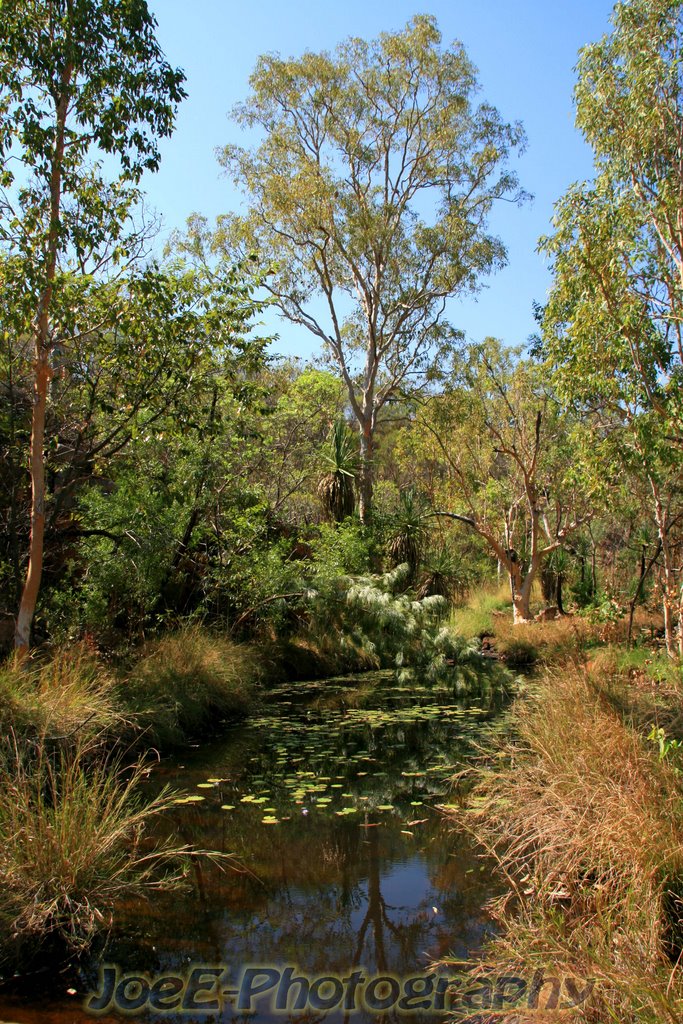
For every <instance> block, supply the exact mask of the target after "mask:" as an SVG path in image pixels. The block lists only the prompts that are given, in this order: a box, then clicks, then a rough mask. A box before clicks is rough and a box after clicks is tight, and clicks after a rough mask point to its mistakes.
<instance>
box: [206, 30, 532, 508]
mask: <svg viewBox="0 0 683 1024" xmlns="http://www.w3.org/2000/svg"><path fill="white" fill-rule="evenodd" d="M250 84H251V89H252V92H251V95H250V97H249V98H248V99H247V101H246V102H245V103H243V104H242V105H241V106H238V107H237V108H236V110H235V111H234V116H235V118H236V120H237V122H238V123H239V124H240V125H242V126H243V127H246V128H249V129H254V128H256V129H257V130H259V132H260V141H259V142H258V144H256V145H255V146H254V147H253V148H251V149H249V148H243V147H240V146H237V145H228V146H226V147H225V149H224V150H223V152H222V155H221V162H222V164H223V166H224V167H225V168H226V170H227V171H228V172H229V173H230V175H231V176H232V177H233V179H234V180H235V182H236V183H237V185H238V186H239V187H241V188H242V189H243V190H244V192H245V193H246V196H247V200H248V208H247V211H246V213H245V214H244V215H243V216H237V215H228V216H225V217H223V218H220V219H219V226H218V231H217V233H216V237H215V245H216V246H217V248H218V249H224V250H225V251H227V252H228V253H231V254H232V253H234V252H235V251H238V252H241V253H243V254H246V253H248V252H256V253H258V254H259V256H260V258H261V260H262V262H263V263H264V264H269V265H271V266H272V267H273V273H272V275H271V276H270V278H269V279H268V282H267V287H268V289H269V291H270V294H271V295H272V297H273V299H274V302H275V303H276V305H277V307H278V309H279V310H280V312H281V313H282V314H284V316H286V317H287V318H288V319H289V320H290V321H291V322H292V323H294V324H297V325H299V326H301V327H303V328H306V329H307V330H308V331H310V332H311V333H312V334H313V335H314V336H315V337H316V338H318V339H319V340H320V342H322V343H323V345H324V346H326V349H327V351H328V353H329V354H330V355H331V357H332V359H333V361H334V363H335V364H336V366H337V368H338V371H339V373H340V374H341V377H342V379H343V381H344V383H345V385H346V388H347V391H348V397H349V402H350V406H351V409H352V412H353V415H354V417H355V420H356V423H357V426H358V430H359V434H360V455H361V465H360V473H359V490H360V495H359V498H360V515H361V519H362V520H363V522H365V523H367V522H368V521H369V519H370V516H371V505H372V485H373V447H374V441H375V428H376V425H377V418H378V415H379V413H380V411H381V410H382V408H383V406H384V405H385V403H386V402H387V401H389V400H390V399H391V398H392V396H395V395H396V394H397V393H398V392H400V391H402V390H408V389H410V388H411V387H412V386H414V384H415V382H416V381H418V380H423V379H424V377H425V375H427V374H428V373H429V371H430V369H431V368H432V367H433V366H434V365H436V364H437V363H438V360H439V355H440V353H442V352H443V350H444V348H447V347H448V346H450V345H451V344H452V343H453V339H454V336H455V332H453V330H452V329H451V328H450V326H449V324H448V323H447V321H446V319H445V311H446V304H447V300H448V299H449V298H450V297H452V296H457V295H462V294H463V293H466V292H470V291H474V290H476V289H477V288H478V287H479V285H480V282H481V279H482V277H483V276H484V275H486V274H488V273H489V272H491V271H493V270H495V269H497V268H499V267H501V266H502V265H503V264H504V263H505V259H506V250H505V247H504V245H503V243H502V242H501V241H500V239H498V238H496V237H494V236H493V235H491V234H490V233H489V232H488V227H487V224H488V215H489V213H490V211H491V208H492V206H493V204H494V203H495V202H496V201H497V200H503V199H507V200H516V201H519V200H521V199H522V198H523V193H522V192H521V191H520V190H519V187H518V183H517V178H516V176H515V175H514V173H512V172H511V171H510V169H509V164H508V158H509V155H510V153H511V152H512V151H514V150H515V149H517V148H518V147H520V146H521V145H522V143H523V132H522V130H521V127H520V126H519V125H518V124H508V123H506V122H505V121H504V120H503V119H502V117H501V116H500V114H499V113H498V111H497V110H496V109H495V108H494V107H492V106H491V105H490V104H488V103H480V104H479V105H476V103H475V94H476V92H477V79H476V73H475V69H474V67H473V65H472V64H471V62H470V60H469V59H468V57H467V55H466V53H465V50H464V48H463V46H462V44H461V43H459V42H456V43H453V44H452V45H451V46H450V47H448V48H446V49H442V47H441V35H440V32H439V30H438V27H437V24H436V21H435V19H434V18H432V17H430V16H427V15H420V16H416V17H415V18H413V19H412V20H411V21H410V22H409V23H408V25H407V26H406V28H405V30H404V31H402V32H398V33H384V34H381V35H380V36H379V38H378V39H376V40H374V41H372V42H366V41H364V40H362V39H356V38H351V39H349V40H347V41H346V42H344V43H342V44H341V45H340V46H338V47H337V49H336V50H335V52H334V53H333V54H330V53H327V52H323V53H310V52H309V53H305V54H304V55H303V56H302V57H299V58H297V59H292V60H283V59H282V58H281V57H280V56H278V55H272V54H271V55H267V56H263V57H261V58H260V59H259V61H258V63H257V66H256V69H255V71H254V73H253V74H252V76H251V79H250Z"/></svg>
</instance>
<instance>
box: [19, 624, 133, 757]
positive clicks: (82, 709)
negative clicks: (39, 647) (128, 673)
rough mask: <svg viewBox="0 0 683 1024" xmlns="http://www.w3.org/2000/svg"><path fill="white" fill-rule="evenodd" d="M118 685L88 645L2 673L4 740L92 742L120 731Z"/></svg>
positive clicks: (120, 715) (71, 648)
mask: <svg viewBox="0 0 683 1024" xmlns="http://www.w3.org/2000/svg"><path fill="white" fill-rule="evenodd" d="M124 718H125V716H124V715H123V713H122V711H121V709H120V708H118V707H117V703H116V695H115V688H114V680H113V678H112V676H111V674H110V673H109V672H108V671H107V670H106V669H105V668H104V666H103V665H102V664H101V663H100V662H99V661H98V660H97V658H96V657H95V655H94V654H93V653H92V651H91V650H90V649H89V648H88V647H87V646H85V645H82V644H81V645H78V644H77V645H74V646H72V647H70V648H69V649H68V650H67V649H64V650H61V651H57V652H56V653H55V654H54V655H53V656H52V657H51V658H50V659H49V660H48V659H45V658H37V659H36V660H35V661H34V662H31V663H28V664H26V663H25V662H24V663H23V664H22V665H21V666H18V665H16V664H15V662H14V661H13V660H11V659H10V660H9V661H8V662H7V663H6V664H5V665H4V666H2V667H0V734H2V735H5V736H7V735H8V734H9V733H10V731H14V732H16V733H18V734H20V735H22V734H27V735H32V736H36V735H37V736H41V737H44V738H46V739H48V740H57V739H60V740H67V739H75V738H76V737H77V736H78V738H79V740H80V741H85V740H91V739H92V738H93V737H95V736H100V737H102V738H104V737H106V736H107V735H109V734H111V733H112V732H113V731H114V730H120V728H121V726H122V724H123V721H124Z"/></svg>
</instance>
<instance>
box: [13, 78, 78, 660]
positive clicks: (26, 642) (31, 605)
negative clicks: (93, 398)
mask: <svg viewBox="0 0 683 1024" xmlns="http://www.w3.org/2000/svg"><path fill="white" fill-rule="evenodd" d="M72 73H73V67H72V65H71V64H68V63H67V64H66V65H65V67H64V71H63V74H62V81H61V85H62V89H61V95H60V96H59V98H58V100H57V101H56V133H55V149H54V153H53V156H52V168H51V174H50V224H49V228H48V237H47V246H46V253H45V283H44V287H43V291H42V294H41V296H40V300H39V304H38V310H37V314H36V319H35V326H34V336H33V344H34V353H35V361H34V364H33V373H34V376H33V410H32V415H31V447H30V455H29V469H30V474H31V535H30V539H29V552H28V569H27V572H26V580H25V582H24V587H23V590H22V594H21V600H20V603H19V611H18V614H17V622H16V628H15V633H14V647H15V651H16V653H17V655H18V656H19V657H23V656H24V655H25V654H26V652H27V651H28V648H29V646H30V644H31V628H32V626H33V619H34V616H35V611H36V604H37V601H38V592H39V590H40V581H41V578H42V575H43V545H44V539H45V416H46V411H47V395H48V387H49V384H50V378H51V376H52V371H51V368H50V305H51V302H52V294H53V290H54V282H55V276H56V272H57V252H58V249H59V235H60V228H61V223H60V217H61V199H62V168H63V161H64V136H65V128H66V118H67V111H68V105H69V87H70V83H71V76H72Z"/></svg>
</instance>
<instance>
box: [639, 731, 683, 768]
mask: <svg viewBox="0 0 683 1024" xmlns="http://www.w3.org/2000/svg"><path fill="white" fill-rule="evenodd" d="M647 739H648V741H649V742H650V743H654V744H655V745H656V747H657V750H658V752H659V760H660V761H669V760H670V761H674V760H677V759H678V758H680V755H681V751H682V750H683V740H677V739H673V738H672V737H670V736H667V735H666V732H665V731H664V729H662V728H661V727H660V728H657V726H656V725H653V726H652V728H651V729H650V731H649V733H648V734H647ZM672 755H674V757H672ZM674 770H675V771H677V772H680V768H678V767H677V766H676V765H674Z"/></svg>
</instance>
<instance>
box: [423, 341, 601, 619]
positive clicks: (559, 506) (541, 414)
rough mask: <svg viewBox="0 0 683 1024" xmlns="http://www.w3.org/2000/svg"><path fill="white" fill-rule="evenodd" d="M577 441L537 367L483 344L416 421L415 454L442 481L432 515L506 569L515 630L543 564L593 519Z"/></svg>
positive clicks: (595, 489)
mask: <svg viewBox="0 0 683 1024" xmlns="http://www.w3.org/2000/svg"><path fill="white" fill-rule="evenodd" d="M581 434H582V430H581V427H580V424H577V423H572V421H571V419H570V418H569V417H567V416H565V415H564V414H563V413H562V410H561V409H560V407H559V404H558V402H557V401H556V399H555V396H554V395H553V393H552V391H551V390H550V389H549V388H548V386H547V384H546V383H545V382H544V380H543V375H542V372H541V371H540V368H539V367H538V366H537V365H534V364H533V363H530V362H528V361H523V360H520V358H519V352H517V351H514V350H509V349H508V350H506V349H504V348H502V346H501V345H500V343H499V342H497V341H496V340H495V339H491V338H489V339H487V340H486V341H485V342H484V343H483V344H482V345H477V346H473V347H472V348H471V349H470V350H469V351H468V352H467V353H464V354H463V355H462V356H460V357H459V358H458V359H457V360H456V363H455V366H454V371H453V374H452V377H451V379H450V380H449V381H448V383H447V386H446V387H444V388H443V390H442V391H441V392H440V393H438V394H434V395H431V396H430V397H429V398H428V400H427V401H425V402H424V403H422V407H421V409H420V412H419V415H418V417H417V418H416V421H415V425H414V429H413V437H414V440H413V445H414V457H415V458H416V460H417V461H418V463H420V462H424V461H428V462H431V463H433V464H435V465H436V466H437V467H438V469H439V471H440V472H439V473H438V474H435V478H436V479H438V476H439V475H440V476H441V482H440V483H439V484H438V485H437V486H436V489H435V491H434V493H433V494H432V496H431V497H432V501H433V502H434V505H435V506H436V511H435V513H433V514H435V515H438V516H442V517H445V518H447V519H450V520H452V521H454V522H458V523H461V524H463V525H464V526H466V527H468V528H469V529H470V530H472V531H473V532H474V533H475V534H477V535H478V537H480V538H481V540H482V541H483V542H484V543H485V545H486V546H487V548H488V550H489V552H490V553H491V554H492V555H494V556H495V558H496V559H497V560H498V563H499V565H500V566H502V567H504V568H505V570H506V571H507V573H508V576H509V579H510V588H511V593H512V601H513V611H514V620H515V622H516V623H518V622H525V621H528V620H529V618H530V617H531V608H530V601H531V593H532V588H533V585H534V582H535V580H536V579H537V578H538V574H539V572H540V571H541V569H542V567H543V564H544V562H545V560H546V559H547V557H548V556H549V555H551V554H552V553H553V552H555V551H557V550H559V549H560V548H562V547H563V546H565V544H566V543H567V541H568V540H569V538H570V537H571V536H572V534H574V533H575V532H576V531H578V530H579V528H580V527H581V526H582V525H583V524H584V523H586V522H588V521H590V519H591V518H592V516H594V515H595V514H596V511H597V508H598V501H599V491H600V486H599V485H598V484H597V482H596V481H595V480H590V479H589V478H588V477H587V476H586V475H585V474H584V473H583V472H582V466H581V460H580V459H579V458H578V457H577V455H578V452H579V451H580V448H581V444H582V439H581Z"/></svg>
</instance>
